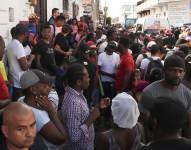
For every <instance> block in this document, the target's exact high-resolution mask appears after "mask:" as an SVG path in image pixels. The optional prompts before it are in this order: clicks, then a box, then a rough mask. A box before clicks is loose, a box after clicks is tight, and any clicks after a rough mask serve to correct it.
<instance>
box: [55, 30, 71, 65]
mask: <svg viewBox="0 0 191 150" xmlns="http://www.w3.org/2000/svg"><path fill="white" fill-rule="evenodd" d="M54 45H59V46H60V48H61V49H62V50H63V51H64V52H68V51H69V48H70V46H69V43H68V40H67V39H66V37H65V36H64V35H63V34H62V33H59V34H58V35H57V36H56V38H55V41H54ZM64 58H66V56H64V55H63V54H60V53H59V52H55V60H56V64H57V65H58V66H60V65H61V64H62V61H63V59H64Z"/></svg>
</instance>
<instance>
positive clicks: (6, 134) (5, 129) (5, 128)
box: [1, 125, 8, 138]
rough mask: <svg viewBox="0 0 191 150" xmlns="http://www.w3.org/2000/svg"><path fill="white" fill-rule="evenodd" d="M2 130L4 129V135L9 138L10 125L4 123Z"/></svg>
mask: <svg viewBox="0 0 191 150" xmlns="http://www.w3.org/2000/svg"><path fill="white" fill-rule="evenodd" d="M1 131H2V133H3V135H4V136H5V137H6V138H7V137H8V127H7V126H5V125H2V127H1Z"/></svg>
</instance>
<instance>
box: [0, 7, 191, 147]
mask: <svg viewBox="0 0 191 150" xmlns="http://www.w3.org/2000/svg"><path fill="white" fill-rule="evenodd" d="M38 19H39V18H38V17H36V16H30V18H29V23H28V24H27V25H26V24H25V25H24V24H18V25H16V26H15V27H13V28H12V29H11V31H10V32H11V35H12V40H11V41H10V42H9V43H8V45H7V46H5V43H4V40H3V38H2V37H0V110H1V111H0V116H1V117H0V118H1V120H0V125H1V130H0V149H2V150H61V149H64V150H94V149H95V150H180V149H181V150H190V149H191V141H190V138H191V30H190V29H189V27H187V26H183V27H181V28H171V29H167V30H161V31H160V32H158V33H150V34H148V33H138V32H136V33H133V32H131V31H130V30H128V29H123V30H119V29H118V28H116V27H115V26H98V27H97V28H95V29H94V26H93V21H92V19H91V18H86V17H81V18H80V20H77V19H76V18H73V19H70V18H68V16H67V15H63V14H60V13H59V9H57V8H54V9H52V16H51V18H50V20H49V21H48V22H47V23H44V24H41V25H40V28H38V26H37V24H38Z"/></svg>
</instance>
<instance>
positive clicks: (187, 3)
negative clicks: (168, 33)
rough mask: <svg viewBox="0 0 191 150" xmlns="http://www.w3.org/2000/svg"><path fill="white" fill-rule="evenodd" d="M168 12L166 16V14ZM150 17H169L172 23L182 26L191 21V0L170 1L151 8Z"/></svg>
mask: <svg viewBox="0 0 191 150" xmlns="http://www.w3.org/2000/svg"><path fill="white" fill-rule="evenodd" d="M164 12H166V16H164ZM149 16H150V17H161V18H168V19H169V22H170V24H171V25H174V26H181V25H183V24H184V23H188V22H191V0H182V1H177V2H169V3H166V4H164V5H161V6H156V7H155V8H153V9H151V13H150V15H149Z"/></svg>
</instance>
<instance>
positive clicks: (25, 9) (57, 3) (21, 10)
mask: <svg viewBox="0 0 191 150" xmlns="http://www.w3.org/2000/svg"><path fill="white" fill-rule="evenodd" d="M1 1H2V2H1ZM0 2H1V5H0V35H1V36H3V38H4V40H5V42H6V44H7V43H8V42H9V41H10V40H11V35H10V30H11V28H12V27H13V26H15V25H16V24H18V23H19V22H27V21H28V17H29V15H30V14H32V13H36V14H37V15H38V16H39V17H40V22H41V23H42V22H46V21H47V20H48V19H49V18H50V16H51V12H52V8H59V10H60V12H63V13H67V14H68V15H69V17H70V18H71V17H76V18H78V19H79V17H80V16H82V15H83V11H84V7H83V6H82V1H81V0H6V1H3V0H0Z"/></svg>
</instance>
